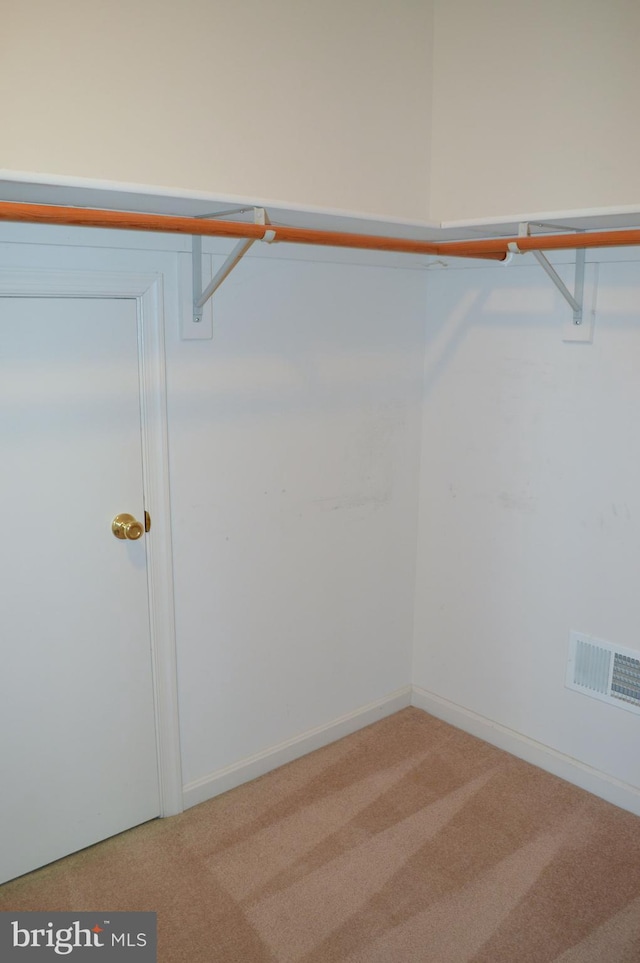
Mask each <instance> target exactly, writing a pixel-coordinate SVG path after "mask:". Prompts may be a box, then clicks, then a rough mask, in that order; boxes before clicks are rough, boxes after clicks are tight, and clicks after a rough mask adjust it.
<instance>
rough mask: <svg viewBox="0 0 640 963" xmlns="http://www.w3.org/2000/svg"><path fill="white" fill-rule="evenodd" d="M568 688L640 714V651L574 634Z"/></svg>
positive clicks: (570, 646)
mask: <svg viewBox="0 0 640 963" xmlns="http://www.w3.org/2000/svg"><path fill="white" fill-rule="evenodd" d="M566 685H567V687H568V688H569V689H575V690H576V691H577V692H583V693H584V694H585V695H590V696H593V698H594V699H601V700H602V701H603V702H608V703H610V704H611V705H615V706H618V707H619V708H620V709H630V710H631V711H632V712H640V652H634V651H633V650H632V649H621V648H619V647H616V646H613V645H611V644H610V643H609V642H603V641H602V640H601V639H592V638H591V637H590V636H588V635H582V633H580V632H572V633H571V636H570V642H569V664H568V666H567V679H566Z"/></svg>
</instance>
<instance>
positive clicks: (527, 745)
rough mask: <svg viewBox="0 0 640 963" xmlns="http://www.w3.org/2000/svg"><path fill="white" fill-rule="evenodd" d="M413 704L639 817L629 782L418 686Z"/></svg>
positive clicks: (639, 804)
mask: <svg viewBox="0 0 640 963" xmlns="http://www.w3.org/2000/svg"><path fill="white" fill-rule="evenodd" d="M411 705H412V706H415V707H416V708H417V709H423V710H424V711H425V712H428V713H429V715H432V716H435V717H436V718H437V719H442V721H443V722H448V723H450V725H452V726H455V727H456V728H457V729H462V730H463V731H464V732H468V733H470V734H471V735H472V736H477V737H478V738H479V739H483V740H484V741H485V742H488V743H490V744H491V745H492V746H497V748H498V749H504V750H505V751H506V752H509V753H511V755H513V756H517V757H518V758H519V759H524V760H525V762H530V763H531V764H532V765H534V766H538V768H540V769H545V770H546V771H547V772H550V773H552V774H553V775H554V776H559V777H560V778H561V779H565V780H566V781H567V782H570V783H573V785H574V786H579V787H580V788H581V789H586V790H587V792H590V793H593V795H594V796H599V797H600V798H601V799H605V800H606V801H607V802H610V803H613V804H614V805H615V806H620V808H621V809H627V810H628V811H629V812H632V813H634V814H635V815H636V816H640V789H638V788H636V787H635V786H632V785H630V784H629V783H625V782H622V781H621V780H619V779H615V778H614V777H613V776H609V775H607V773H604V772H601V771H600V770H598V769H593V768H592V767H591V766H586V765H585V764H584V763H582V762H579V761H578V760H577V759H573V758H572V757H571V756H566V755H564V753H562V752H558V751H557V750H556V749H552V748H551V747H550V746H545V745H544V744H543V743H541V742H536V741H535V740H534V739H529V738H528V737H527V736H524V735H522V734H521V733H519V732H515V731H514V730H513V729H508V728H507V727H506V726H502V725H500V724H499V723H497V722H492V721H491V719H487V718H485V717H484V716H480V715H478V714H477V713H475V712H471V710H469V709H465V708H463V707H462V706H459V705H457V704H456V703H454V702H449V701H448V700H447V699H443V698H442V697H441V696H437V695H435V694H434V693H433V692H428V691H427V690H426V689H421V688H420V687H419V686H413V693H412V697H411Z"/></svg>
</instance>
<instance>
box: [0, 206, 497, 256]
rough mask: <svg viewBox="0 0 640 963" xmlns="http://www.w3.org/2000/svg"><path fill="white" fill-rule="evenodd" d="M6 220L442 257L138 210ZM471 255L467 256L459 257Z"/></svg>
mask: <svg viewBox="0 0 640 963" xmlns="http://www.w3.org/2000/svg"><path fill="white" fill-rule="evenodd" d="M0 221H18V222H22V223H30V224H65V225H68V226H75V227H100V228H114V229H120V230H127V231H156V232H160V233H169V234H199V235H203V236H205V237H231V238H255V239H257V240H260V239H261V238H263V237H264V236H265V233H267V232H273V233H274V235H275V236H274V238H273V240H274V241H280V242H283V243H290V244H319V245H323V246H325V247H347V248H356V249H360V250H369V251H391V252H396V253H398V254H432V255H434V254H435V255H437V254H439V253H440V247H441V244H439V243H437V242H434V241H412V240H407V239H406V238H394V237H380V236H377V235H372V234H348V233H341V232H339V231H314V230H310V229H307V228H301V227H279V226H277V225H273V224H268V225H266V226H265V225H264V224H244V223H239V222H237V221H220V220H211V221H208V220H204V219H203V218H199V217H198V218H196V217H175V216H173V215H167V214H139V213H135V212H132V211H107V210H95V209H90V208H84V207H57V206H54V205H49V204H17V203H10V202H0ZM459 256H460V257H466V256H467V255H465V254H464V253H461V254H460V255H459ZM469 256H470V257H479V258H486V259H489V260H498V261H500V260H504V257H505V254H504V252H503V253H500V252H498V253H493V252H489V253H487V254H475V253H473V254H471V255H469Z"/></svg>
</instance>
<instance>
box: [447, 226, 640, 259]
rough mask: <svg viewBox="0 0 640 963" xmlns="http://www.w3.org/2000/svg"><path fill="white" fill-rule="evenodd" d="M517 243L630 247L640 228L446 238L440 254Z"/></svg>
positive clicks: (550, 247) (528, 247)
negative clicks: (519, 235) (459, 239)
mask: <svg viewBox="0 0 640 963" xmlns="http://www.w3.org/2000/svg"><path fill="white" fill-rule="evenodd" d="M510 243H514V244H516V245H517V246H518V249H519V250H520V251H522V252H526V251H566V250H577V249H578V248H590V247H630V246H634V245H640V230H636V229H633V230H626V231H588V232H580V233H576V234H538V235H535V234H532V235H528V236H526V237H494V238H484V239H482V240H479V241H443V242H441V243H440V244H439V245H438V246H439V250H438V254H440V255H441V256H443V255H447V254H448V255H449V256H451V257H459V256H460V255H464V256H465V257H473V256H474V255H482V256H486V255H487V254H498V253H503V254H506V253H508V252H509V244H510Z"/></svg>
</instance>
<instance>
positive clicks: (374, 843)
mask: <svg viewBox="0 0 640 963" xmlns="http://www.w3.org/2000/svg"><path fill="white" fill-rule="evenodd" d="M8 909H11V910H19V909H20V910H28V909H34V910H35V909H38V910H39V909H42V910H56V909H60V910H67V909H71V910H112V911H115V910H130V909H139V910H156V911H157V912H158V930H159V947H160V949H159V960H160V961H162V963H183V961H184V963H187V961H188V963H213V961H220V963H236V961H237V963H274V961H282V963H294V961H295V963H333V961H341V963H342V961H344V963H414V961H415V963H547V961H548V963H551V961H554V963H639V961H640V819H638V818H637V817H635V816H632V815H630V814H629V813H626V812H624V811H622V810H620V809H617V808H615V807H613V806H610V805H608V804H607V803H604V802H602V801H601V800H599V799H596V798H595V797H593V796H590V795H589V794H588V793H585V792H583V791H581V790H579V789H576V788H575V787H573V786H570V785H568V784H567V783H564V782H562V781H561V780H559V779H556V778H555V777H553V776H550V775H548V774H546V773H544V772H542V771H541V770H539V769H536V768H534V767H532V766H529V765H527V764H526V763H523V762H521V761H519V760H517V759H515V758H513V757H511V756H509V755H507V754H506V753H503V752H501V751H499V750H497V749H494V748H493V747H491V746H488V745H486V744H485V743H483V742H480V741H478V740H477V739H474V738H472V737H471V736H468V735H466V734H464V733H462V732H459V731H458V730H456V729H453V728H451V727H450V726H447V725H446V724H444V723H442V722H439V721H438V720H436V719H434V718H432V717H431V716H429V715H427V714H425V713H423V712H421V711H420V710H418V709H405V710H403V711H402V712H399V713H397V714H396V715H394V716H392V717H390V718H388V719H384V720H382V721H381V722H379V723H376V724H375V725H373V726H369V727H368V728H367V729H363V730H362V731H360V732H358V733H356V734H355V735H353V736H349V737H347V738H346V739H343V740H341V741H340V742H337V743H334V744H333V745H332V746H328V747H327V748H325V749H321V750H319V751H318V752H315V753H312V754H311V755H309V756H306V757H305V758H304V759H300V760H298V761H297V762H294V763H291V764H290V765H288V766H284V767H283V768H281V769H279V770H277V771H276V772H273V773H270V774H269V775H267V776H263V777H262V778H261V779H258V780H256V781H255V782H253V783H250V784H248V785H246V786H242V787H240V788H239V789H236V790H234V791H232V792H229V793H226V794H225V795H224V796H219V797H218V798H217V799H214V800H211V801H210V802H207V803H203V804H202V805H201V806H197V807H195V808H194V809H191V810H188V811H187V812H186V813H184V814H183V815H181V816H177V817H175V818H172V819H167V820H158V821H155V822H152V823H148V824H146V825H145V826H141V827H138V828H137V829H134V830H131V831H130V832H128V833H124V834H123V835H121V836H117V837H114V838H113V839H110V840H107V841H106V842H104V843H101V844H99V845H97V846H95V847H92V848H91V849H88V850H85V851H83V852H82V853H78V854H76V855H74V856H71V857H68V858H67V859H64V860H61V861H59V862H58V863H54V864H52V865H51V866H48V867H46V868H44V869H42V870H39V871H38V872H35V873H32V874H30V875H29V876H24V877H22V878H21V879H19V880H15V881H13V882H11V883H7V884H5V886H3V887H0V910H8Z"/></svg>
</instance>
